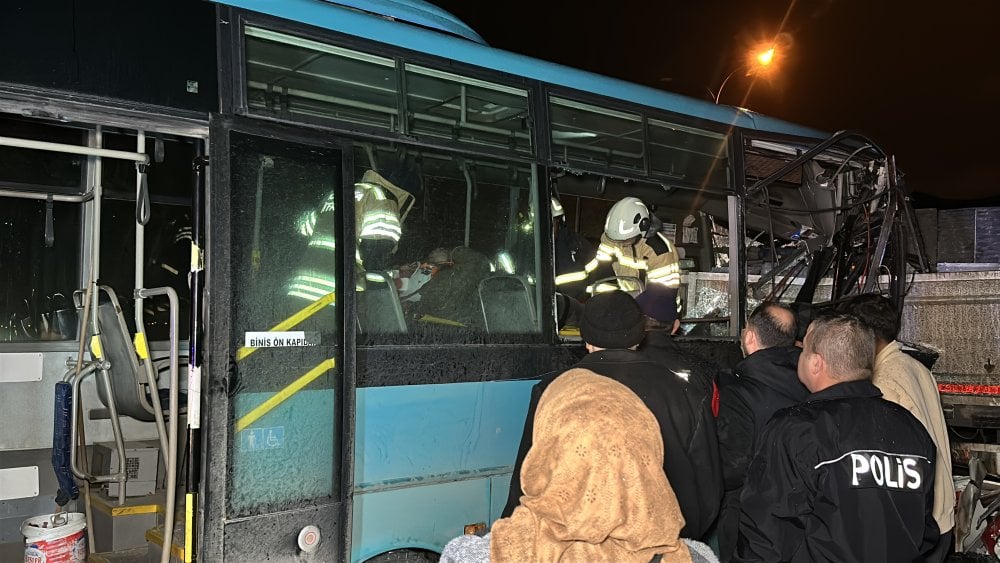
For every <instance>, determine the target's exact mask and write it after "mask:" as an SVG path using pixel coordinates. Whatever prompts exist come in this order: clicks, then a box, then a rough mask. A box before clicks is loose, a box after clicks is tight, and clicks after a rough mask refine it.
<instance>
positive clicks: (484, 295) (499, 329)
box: [479, 275, 538, 334]
mask: <svg viewBox="0 0 1000 563" xmlns="http://www.w3.org/2000/svg"><path fill="white" fill-rule="evenodd" d="M479 303H480V304H481V305H482V308H483V322H484V323H485V325H486V332H492V333H508V334H517V333H526V332H535V331H537V330H538V320H537V318H536V317H535V306H534V302H533V301H532V299H531V290H530V289H529V288H528V284H527V283H525V281H524V279H523V278H520V277H518V276H508V275H501V276H490V277H488V278H485V279H483V280H482V281H481V282H479Z"/></svg>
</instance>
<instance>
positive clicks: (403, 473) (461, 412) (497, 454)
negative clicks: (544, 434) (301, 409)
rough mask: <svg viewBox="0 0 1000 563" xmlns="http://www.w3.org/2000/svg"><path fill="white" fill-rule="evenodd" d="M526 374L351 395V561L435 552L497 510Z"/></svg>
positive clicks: (525, 393)
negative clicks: (393, 553) (392, 553)
mask: <svg viewBox="0 0 1000 563" xmlns="http://www.w3.org/2000/svg"><path fill="white" fill-rule="evenodd" d="M534 384H535V380H523V381H489V382H481V383H453V384H444V385H410V386H400V387H368V388H360V389H358V390H357V392H356V397H357V400H356V404H355V409H356V419H357V423H356V424H357V426H356V429H355V432H356V436H355V445H354V451H355V462H354V466H355V489H354V492H355V495H354V530H353V538H354V539H353V541H352V560H354V561H363V560H365V559H368V558H370V557H372V556H374V555H378V554H379V553H384V552H386V551H390V550H393V549H400V548H404V547H411V548H412V547H418V548H424V549H433V550H436V551H440V550H441V548H443V547H444V544H445V543H447V541H448V540H450V539H452V538H454V537H456V536H459V535H461V534H462V527H463V526H464V525H465V524H472V523H477V522H484V523H487V524H490V523H492V522H493V520H494V519H495V518H496V517H497V516H498V515H499V512H500V510H501V509H502V508H503V505H502V502H501V503H500V504H499V507H498V502H499V501H498V499H499V498H501V497H502V498H504V499H506V496H507V489H508V487H509V483H510V472H511V469H512V466H513V463H514V457H515V456H516V454H517V447H518V444H519V442H520V439H521V431H522V429H523V428H524V419H525V416H526V414H527V408H528V399H529V397H530V394H531V388H532V386H534Z"/></svg>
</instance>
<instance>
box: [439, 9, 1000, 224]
mask: <svg viewBox="0 0 1000 563" xmlns="http://www.w3.org/2000/svg"><path fill="white" fill-rule="evenodd" d="M432 1H433V3H434V4H436V5H438V6H440V7H442V8H444V9H446V10H448V11H450V12H451V13H452V14H454V15H455V16H457V17H458V18H459V19H461V20H463V21H465V22H466V23H467V24H469V25H470V26H471V27H472V28H473V29H475V30H476V31H477V32H478V33H479V34H480V35H481V36H482V37H483V38H484V39H485V40H486V41H487V42H488V43H489V44H490V45H492V46H493V47H497V48H500V49H504V50H508V51H514V52H517V53H522V54H525V55H529V56H532V57H536V58H540V59H545V60H549V61H553V62H557V63H561V64H565V65H568V66H572V67H576V68H581V69H584V70H589V71H592V72H596V73H599V74H603V75H608V76H613V77H616V78H621V79H625V80H628V81H631V82H637V83H640V84H645V85H648V86H652V87H655V88H660V89H663V90H669V91H673V92H677V93H680V94H684V95H687V96H692V97H697V98H701V99H706V100H708V99H710V96H709V93H708V90H709V89H712V90H716V89H717V88H718V86H719V84H721V83H722V81H723V79H724V78H725V77H726V75H728V74H729V73H730V72H731V71H732V70H734V69H736V68H738V67H739V66H740V65H741V64H742V63H743V61H744V60H745V56H746V55H745V53H747V52H748V50H749V49H750V48H751V47H753V46H754V45H755V44H757V43H760V42H762V41H774V39H775V37H777V43H778V45H779V47H783V48H782V49H780V51H779V52H780V59H779V60H778V61H777V65H776V67H775V69H774V71H775V72H774V73H773V74H774V76H772V77H770V78H763V77H761V78H759V79H757V80H754V79H753V78H752V77H751V78H748V77H746V76H745V73H744V72H737V73H736V74H734V75H733V76H732V78H731V79H730V80H729V82H728V83H727V84H726V87H725V89H724V90H723V92H722V99H721V102H722V103H726V104H731V105H738V106H742V107H747V108H749V109H752V110H755V111H759V112H761V113H765V114H768V115H772V116H775V117H779V118H782V119H786V120H789V121H793V122H796V123H801V124H804V125H808V126H812V127H815V128H818V129H822V130H825V131H829V132H833V131H837V130H840V129H857V130H860V131H862V132H864V133H866V134H868V135H870V136H872V137H873V138H874V139H875V140H876V142H878V143H879V144H880V145H881V146H882V147H883V148H885V149H886V150H887V151H888V152H890V153H892V154H895V155H896V158H897V163H898V165H899V167H900V169H901V170H903V171H904V173H905V174H906V183H907V186H908V187H909V189H911V190H913V191H914V192H916V195H915V197H916V202H917V205H920V206H937V207H962V206H966V205H971V204H975V205H1000V154H998V153H1000V142H997V140H996V137H995V136H996V135H997V131H998V129H1000V115H998V102H1000V61H998V57H1000V1H997V0H955V1H953V2H930V1H927V0H917V1H913V0H797V1H796V0H754V1H749V0H687V1H683V2H682V1H677V0H660V1H649V2H636V1H627V0H626V1H616V2H607V3H600V4H593V3H584V2H560V1H552V2H546V1H544V0H534V1H527V0H506V1H505V2H500V3H498V2H482V1H472V0H432ZM954 200H964V201H954ZM972 200H976V201H972Z"/></svg>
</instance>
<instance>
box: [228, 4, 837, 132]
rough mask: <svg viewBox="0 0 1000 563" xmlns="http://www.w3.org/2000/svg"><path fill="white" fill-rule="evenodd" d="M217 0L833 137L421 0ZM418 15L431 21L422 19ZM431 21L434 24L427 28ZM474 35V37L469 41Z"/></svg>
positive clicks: (759, 126)
mask: <svg viewBox="0 0 1000 563" xmlns="http://www.w3.org/2000/svg"><path fill="white" fill-rule="evenodd" d="M214 1H216V2H220V3H223V4H228V5H231V6H235V7H239V8H244V9H247V10H251V11H254V12H260V13H263V14H268V15H271V16H276V17H279V18H284V19H289V20H294V21H298V22H302V23H305V24H309V25H313V26H316V27H320V28H324V29H329V30H331V31H337V32H340V33H345V34H348V35H355V36H360V37H366V38H369V39H372V40H374V41H379V42H382V43H388V44H391V45H398V46H399V47H402V48H405V49H410V50H413V51H419V52H423V53H428V54H431V55H436V56H439V57H443V58H446V59H452V60H456V61H460V62H463V63H467V64H470V65H475V66H479V67H484V68H488V69H492V70H496V71H500V72H504V73H507V74H512V75H516V76H523V77H526V78H530V79H534V80H540V81H543V82H547V83H549V84H554V85H557V86H563V87H566V88H572V89H575V90H582V91H584V92H591V93H594V94H598V95H601V96H606V97H609V98H614V99H619V100H624V101H627V102H632V103H635V104H639V105H643V106H649V107H653V108H657V109H661V110H665V111H671V112H675V113H680V114H684V115H690V116H693V117H696V118H700V119H706V120H709V121H715V122H717V123H722V124H725V125H735V126H737V127H742V128H747V129H754V130H758V131H766V132H771V133H781V134H789V135H799V136H803V137H813V138H825V137H827V136H828V134H826V133H824V132H822V131H819V130H817V129H813V128H811V127H806V126H803V125H798V124H796V123H791V122H789V121H784V120H781V119H777V118H773V117H768V116H766V115H763V114H759V113H756V112H752V111H750V110H746V109H742V108H736V107H732V106H726V105H716V104H713V103H711V102H708V101H703V100H698V99H695V98H689V97H687V96H682V95H680V94H674V93H672V92H666V91H663V90H657V89H655V88H650V87H648V86H641V85H638V84H633V83H630V82H626V81H624V80H619V79H616V78H609V77H607V76H601V75H599V74H595V73H592V72H587V71H583V70H579V69H575V68H571V67H568V66H564V65H560V64H556V63H551V62H548V61H543V60H539V59H534V58H531V57H527V56H524V55H518V54H516V53H511V52H508V51H503V50H500V49H496V48H493V47H490V46H489V45H486V44H485V42H483V41H482V38H480V37H479V35H477V34H476V33H475V32H473V31H472V30H471V29H470V28H469V27H468V26H466V25H465V24H464V23H462V22H461V21H460V20H458V19H457V18H455V17H454V16H452V15H451V14H449V13H448V12H446V11H444V10H441V9H440V8H436V7H434V6H431V5H430V4H427V3H425V2H420V1H419V0H374V1H368V0H366V1H362V0H337V1H338V4H341V5H337V4H333V3H330V2H328V1H323V0H214ZM362 6H363V8H362ZM355 8H357V9H355ZM373 9H379V10H385V12H386V13H385V14H383V15H376V14H373V13H372V10H373ZM393 14H406V16H405V17H404V16H402V15H400V16H394V15H393ZM384 16H389V17H392V18H395V17H398V18H399V19H403V20H405V21H409V22H412V23H414V24H418V25H406V24H405V23H400V22H398V21H393V20H392V19H388V18H386V17H384ZM418 16H420V17H423V18H425V19H423V20H421V21H416V20H417V19H418ZM444 22H451V25H452V26H455V27H458V28H462V29H465V30H467V32H466V33H458V34H457V35H458V36H455V35H449V34H446V33H439V32H437V31H434V30H435V29H437V30H441V31H446V32H448V33H455V32H454V31H453V30H452V29H445V27H444ZM424 26H426V27H424ZM427 27H430V28H432V29H427ZM469 33H471V34H472V35H473V36H474V38H469V39H463V37H467V36H468V34H469Z"/></svg>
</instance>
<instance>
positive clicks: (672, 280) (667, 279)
mask: <svg viewBox="0 0 1000 563" xmlns="http://www.w3.org/2000/svg"><path fill="white" fill-rule="evenodd" d="M647 281H649V283H658V284H662V285H665V286H667V287H678V286H680V285H681V275H680V274H670V275H667V276H664V277H662V278H656V279H653V278H648V279H647Z"/></svg>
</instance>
